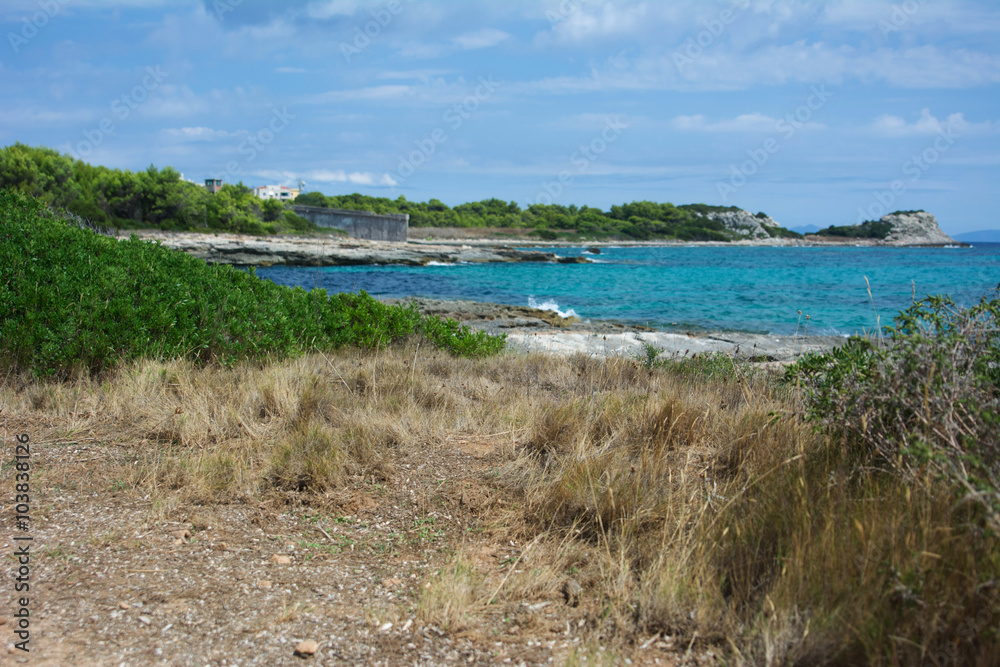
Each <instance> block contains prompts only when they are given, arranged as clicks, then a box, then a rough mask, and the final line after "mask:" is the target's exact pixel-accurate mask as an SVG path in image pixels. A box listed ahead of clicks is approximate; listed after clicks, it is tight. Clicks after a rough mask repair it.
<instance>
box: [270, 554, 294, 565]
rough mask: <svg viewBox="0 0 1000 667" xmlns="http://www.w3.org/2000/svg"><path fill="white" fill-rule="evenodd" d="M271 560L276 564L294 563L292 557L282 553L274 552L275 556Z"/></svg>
mask: <svg viewBox="0 0 1000 667" xmlns="http://www.w3.org/2000/svg"><path fill="white" fill-rule="evenodd" d="M271 561H272V562H273V563H274V564H275V565H291V564H292V559H291V558H290V557H288V556H284V555H282V554H274V555H273V556H271Z"/></svg>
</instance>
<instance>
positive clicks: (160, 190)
mask: <svg viewBox="0 0 1000 667" xmlns="http://www.w3.org/2000/svg"><path fill="white" fill-rule="evenodd" d="M0 188H12V189H16V190H20V191H21V192H24V193H25V194H28V195H30V196H33V197H36V198H37V199H39V200H40V201H41V202H42V203H44V204H46V205H49V206H53V207H56V208H59V209H65V210H68V211H69V212H71V213H73V214H75V215H78V216H80V217H81V218H83V219H85V220H88V221H89V222H90V223H91V224H93V225H96V226H98V227H105V228H108V229H117V230H145V231H147V232H150V231H151V232H154V233H160V232H166V233H172V232H197V233H201V234H241V235H252V236H257V237H268V236H272V237H273V236H275V235H279V234H280V235H285V236H296V235H303V234H312V235H315V234H320V233H322V234H324V235H331V234H332V235H336V231H335V230H334V231H328V230H322V229H319V228H317V227H316V226H315V225H314V224H313V223H312V222H310V221H309V220H307V219H306V218H303V217H301V216H299V215H297V214H296V213H294V212H293V211H292V210H291V209H290V208H288V207H287V206H286V205H285V204H284V203H283V202H279V201H277V200H260V199H258V198H257V197H256V196H255V195H254V194H253V191H252V190H251V189H250V188H249V187H247V186H246V185H244V184H243V183H242V182H241V183H237V184H225V185H223V186H222V189H221V190H220V191H218V192H216V193H214V194H212V193H210V192H208V191H207V190H206V189H205V188H203V187H200V186H198V185H196V184H195V183H192V182H189V181H185V180H183V179H182V178H181V175H180V174H179V173H178V172H177V171H175V170H174V169H172V168H170V167H166V168H163V169H158V168H157V167H155V166H153V165H150V167H149V168H148V169H146V170H145V171H140V172H131V171H124V170H119V169H109V168H107V167H101V166H93V165H90V164H87V163H85V162H83V161H81V160H76V159H74V158H72V157H71V156H69V155H63V154H60V153H59V152H58V151H56V150H54V149H51V148H46V147H31V146H26V145H24V144H20V143H16V144H13V145H10V146H6V147H4V148H0ZM294 203H295V205H301V206H314V207H321V208H339V209H347V210H361V211H370V212H373V213H379V214H385V213H396V214H405V215H408V216H409V218H410V227H411V234H412V236H413V237H414V238H416V237H418V236H419V235H420V232H419V230H420V229H422V228H426V229H428V230H439V229H453V230H457V231H458V232H464V231H465V230H482V231H485V232H487V233H488V234H490V235H498V238H502V237H513V238H530V239H534V240H538V241H562V242H569V243H593V242H601V241H604V242H621V241H657V242H665V243H674V242H680V243H690V242H698V243H734V242H754V243H761V244H772V243H773V244H785V243H794V242H797V241H798V242H807V243H808V242H812V243H852V244H853V243H876V244H881V243H892V244H895V245H921V244H928V245H944V244H949V243H957V242H955V241H954V240H952V239H949V238H948V237H946V236H945V235H944V234H941V233H940V230H939V229H937V223H936V221H934V222H933V223H932V225H931V227H932V228H933V229H932V230H931V231H932V232H933V231H934V230H936V233H931V234H930V235H929V236H928V237H927V238H928V240H924V239H923V233H922V232H923V231H924V230H920V229H918V230H917V231H918V233H917V234H916V235H915V236H907V235H904V236H903V237H901V238H893V237H892V236H891V232H892V224H890V223H887V222H886V218H883V219H882V220H879V221H868V222H865V223H863V224H861V225H850V226H842V227H836V226H831V227H829V228H827V229H824V230H821V231H820V232H818V233H817V234H814V235H808V236H807V237H803V235H801V234H799V233H797V232H794V231H791V230H789V229H786V228H784V227H782V226H781V225H780V224H778V223H777V222H776V221H774V220H773V219H772V218H771V217H770V216H768V215H767V214H766V213H763V212H758V213H756V214H752V213H750V212H748V211H742V210H741V209H739V208H738V207H735V206H711V205H707V204H687V205H681V206H675V205H673V204H670V203H656V202H648V201H641V202H632V203H628V204H621V205H616V206H612V207H611V208H610V209H609V210H608V211H603V210H601V209H597V208H593V207H588V206H582V207H578V206H576V205H571V206H561V205H557V204H552V205H541V204H535V205H532V206H529V207H528V208H524V209H522V208H521V207H520V206H519V205H518V204H517V203H516V202H504V201H502V200H499V199H495V198H494V199H488V200H484V201H481V202H470V203H467V204H461V205H459V206H455V207H450V206H448V205H446V204H444V203H443V202H441V201H439V200H437V199H431V200H430V201H428V202H410V201H408V200H407V199H406V198H405V197H403V196H400V197H399V198H397V199H389V198H385V197H369V196H365V195H360V194H352V195H338V196H326V195H323V194H322V193H319V192H310V193H303V194H300V195H299V196H298V197H297V198H296V199H295V202H294ZM918 213H919V214H923V212H922V211H897V212H896V213H895V214H890V216H886V217H887V218H891V217H893V216H897V217H898V216H900V215H905V214H918ZM925 215H926V214H925ZM930 218H931V219H933V216H930ZM428 233H430V234H433V232H430V231H429V232H428Z"/></svg>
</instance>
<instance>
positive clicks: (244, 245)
mask: <svg viewBox="0 0 1000 667" xmlns="http://www.w3.org/2000/svg"><path fill="white" fill-rule="evenodd" d="M907 222H909V221H907ZM410 232H411V235H414V236H417V235H419V233H420V229H419V228H415V229H411V230H410ZM135 234H136V236H138V237H139V238H140V239H143V240H147V241H153V242H156V243H160V244H162V245H163V246H164V247H166V248H171V249H173V250H180V251H182V252H186V253H188V254H190V255H193V256H195V257H199V258H201V259H204V260H205V261H207V262H210V263H213V264H232V265H237V266H274V265H279V264H283V265H289V266H356V265H365V264H383V265H387V264H401V265H408V266H427V265H428V264H432V263H437V264H460V263H461V264H480V263H511V262H547V263H559V264H585V263H588V262H590V261H591V260H590V259H588V258H587V257H586V256H572V257H560V256H558V255H557V254H556V253H554V252H551V251H550V250H549V249H551V248H559V247H579V246H580V245H581V244H580V243H578V242H567V241H540V240H535V239H529V238H519V239H511V238H495V237H494V238H490V237H486V238H462V239H445V238H435V239H424V240H421V239H417V238H411V239H410V240H409V241H407V242H406V243H399V242H390V241H368V240H365V239H356V238H349V237H344V236H331V235H325V236H280V237H262V236H247V235H239V234H202V233H195V232H160V231H140V232H135ZM939 234H940V233H939ZM127 236H129V234H123V235H122V238H126V237H127ZM949 241H950V243H949ZM513 245H517V246H520V247H513ZM586 245H587V247H590V248H602V247H609V246H617V247H655V246H665V247H671V246H700V247H743V246H756V247H829V246H845V247H855V246H865V247H921V246H935V247H941V246H945V245H965V244H960V243H958V242H957V241H953V240H952V239H950V238H949V237H947V236H945V235H943V234H940V235H921V234H920V233H918V232H917V231H915V230H914V229H913V228H912V225H910V226H904V225H900V226H899V232H898V233H897V234H896V235H894V236H892V237H890V238H888V239H886V240H876V239H867V238H841V237H830V236H822V237H821V236H810V237H807V238H805V239H794V238H761V237H760V236H756V237H750V238H746V239H742V240H737V241H732V242H726V243H723V242H690V241H675V242H671V241H665V240H656V241H620V240H615V241H590V242H587V243H586ZM525 246H531V248H529V249H525Z"/></svg>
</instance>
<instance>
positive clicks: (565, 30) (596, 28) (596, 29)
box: [536, 2, 666, 46]
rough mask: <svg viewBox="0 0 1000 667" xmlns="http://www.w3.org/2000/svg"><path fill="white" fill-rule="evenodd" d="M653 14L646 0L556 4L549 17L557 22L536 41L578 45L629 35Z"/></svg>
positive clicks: (540, 34)
mask: <svg viewBox="0 0 1000 667" xmlns="http://www.w3.org/2000/svg"><path fill="white" fill-rule="evenodd" d="M657 4H659V3H657ZM665 4H666V3H665ZM650 13H651V12H650V11H649V5H648V4H647V3H645V2H640V3H638V4H634V3H632V4H630V3H611V2H606V3H601V4H599V5H597V6H585V5H584V4H582V3H579V2H578V3H576V4H574V3H572V2H570V3H566V4H565V7H562V6H555V7H553V8H552V9H551V10H549V18H550V20H552V21H555V25H553V26H552V29H551V30H550V31H545V32H542V33H539V34H538V35H537V36H536V42H537V43H539V44H540V45H546V44H555V45H564V46H565V45H573V46H576V45H585V44H591V43H593V42H594V41H600V40H604V39H609V38H617V37H622V36H628V35H631V34H634V33H635V32H636V31H637V30H638V29H640V28H641V27H642V26H643V25H644V24H646V22H647V21H648V20H649V18H650V17H649V14H650Z"/></svg>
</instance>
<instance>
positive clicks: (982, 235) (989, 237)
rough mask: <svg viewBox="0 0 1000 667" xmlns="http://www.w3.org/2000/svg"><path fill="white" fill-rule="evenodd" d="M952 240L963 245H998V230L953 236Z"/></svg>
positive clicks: (985, 230)
mask: <svg viewBox="0 0 1000 667" xmlns="http://www.w3.org/2000/svg"><path fill="white" fill-rule="evenodd" d="M954 238H955V240H957V241H962V242H963V243H1000V229H983V230H980V231H978V232H966V233H964V234H955V237H954Z"/></svg>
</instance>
